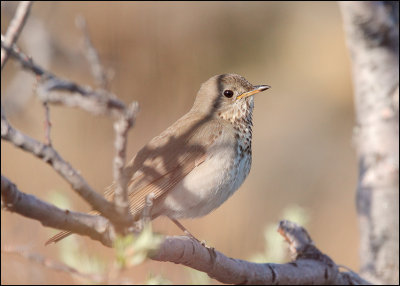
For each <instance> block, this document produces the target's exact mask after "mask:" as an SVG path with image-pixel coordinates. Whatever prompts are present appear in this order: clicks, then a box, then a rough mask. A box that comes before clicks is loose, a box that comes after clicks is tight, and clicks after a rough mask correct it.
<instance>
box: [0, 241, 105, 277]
mask: <svg viewBox="0 0 400 286" xmlns="http://www.w3.org/2000/svg"><path fill="white" fill-rule="evenodd" d="M1 252H2V253H5V254H15V255H19V256H22V257H24V258H26V259H28V260H30V261H33V262H35V263H38V264H40V265H43V266H44V267H46V268H49V269H52V270H56V271H61V272H65V273H67V274H69V275H72V276H77V277H79V278H84V279H86V280H88V281H90V282H96V283H104V281H105V280H106V279H105V277H103V276H102V275H99V274H88V273H82V272H80V271H79V270H77V269H76V268H73V267H70V266H68V265H66V264H64V263H61V262H59V261H55V260H52V259H50V258H47V257H44V256H42V255H40V254H38V253H32V252H29V251H27V250H26V249H24V248H22V247H16V246H11V245H6V246H4V247H3V248H2V249H1Z"/></svg>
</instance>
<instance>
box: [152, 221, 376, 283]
mask: <svg viewBox="0 0 400 286" xmlns="http://www.w3.org/2000/svg"><path fill="white" fill-rule="evenodd" d="M279 232H280V233H281V234H282V235H283V236H284V237H285V238H286V240H287V241H288V242H289V244H290V249H291V251H292V253H293V254H294V255H295V257H296V259H295V260H294V261H293V262H290V263H286V264H275V263H252V262H248V261H244V260H240V259H233V258H229V257H227V256H225V255H224V254H222V253H220V252H218V251H216V250H214V249H213V248H208V247H205V246H204V245H202V244H201V243H199V242H198V241H196V240H195V239H192V238H190V237H188V236H174V237H166V238H165V240H164V242H163V243H162V244H161V246H160V248H159V250H158V252H157V253H155V254H153V256H152V257H151V258H152V259H154V260H157V261H170V262H174V263H177V264H182V265H186V266H188V267H191V268H194V269H197V270H199V271H202V272H205V273H207V274H208V275H209V276H210V277H212V278H214V279H216V280H218V281H220V282H222V283H228V284H269V285H271V284H274V285H278V284H280V285H285V284H286V285H289V284H290V285H292V284H298V285H310V284H311V285H318V284H319V285H329V284H337V285H360V284H362V285H368V284H370V283H369V282H367V281H365V280H363V279H362V278H360V277H359V276H358V275H357V274H356V273H354V272H339V270H338V266H337V265H336V264H335V263H334V262H333V261H332V259H330V258H329V257H328V256H326V255H325V254H323V253H321V252H320V251H319V250H318V249H317V248H316V247H315V246H314V245H313V242H312V241H311V239H310V238H309V235H308V234H307V232H306V231H305V230H304V229H303V228H302V227H300V226H298V225H296V224H294V223H292V222H288V221H281V222H280V225H279ZM305 238H308V239H305Z"/></svg>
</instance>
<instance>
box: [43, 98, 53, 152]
mask: <svg viewBox="0 0 400 286" xmlns="http://www.w3.org/2000/svg"><path fill="white" fill-rule="evenodd" d="M43 107H44V113H45V114H44V116H45V118H44V140H45V141H44V142H45V144H46V145H49V146H52V144H51V137H50V131H51V121H50V108H49V105H48V104H47V102H46V101H45V102H43Z"/></svg>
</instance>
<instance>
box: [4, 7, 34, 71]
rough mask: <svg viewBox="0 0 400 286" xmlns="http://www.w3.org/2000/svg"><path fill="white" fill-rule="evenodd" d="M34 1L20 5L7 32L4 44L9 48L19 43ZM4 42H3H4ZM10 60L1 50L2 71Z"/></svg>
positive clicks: (6, 53)
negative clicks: (18, 40)
mask: <svg viewBox="0 0 400 286" xmlns="http://www.w3.org/2000/svg"><path fill="white" fill-rule="evenodd" d="M32 4H33V3H32V1H21V3H19V5H18V8H17V11H16V12H15V15H14V17H13V19H12V20H11V22H10V25H9V26H8V29H7V32H6V34H5V37H4V44H5V45H6V46H8V47H11V46H12V45H14V43H16V42H17V39H18V37H19V34H20V33H21V31H22V28H23V27H24V25H25V22H26V19H28V16H29V12H30V10H31V7H32ZM2 41H3V40H2ZM7 59H8V52H7V51H6V50H5V49H3V48H1V69H2V70H3V67H4V65H5V64H6V62H7Z"/></svg>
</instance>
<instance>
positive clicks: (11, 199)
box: [1, 176, 114, 246]
mask: <svg viewBox="0 0 400 286" xmlns="http://www.w3.org/2000/svg"><path fill="white" fill-rule="evenodd" d="M1 200H2V203H3V206H4V207H5V209H6V210H8V211H11V212H16V213H18V214H20V215H22V216H25V217H27V218H31V219H35V220H37V221H39V222H41V223H42V224H43V225H44V226H48V227H53V228H58V229H62V230H69V231H73V232H74V233H79V234H82V235H87V236H89V237H91V238H93V239H95V240H98V241H100V242H101V243H103V244H104V245H107V246H111V242H112V240H113V236H114V234H113V232H112V229H110V227H109V223H108V220H107V219H105V218H104V217H102V216H93V215H88V214H83V213H78V212H73V211H69V210H61V209H59V208H57V207H56V206H54V205H52V204H49V203H46V202H44V201H42V200H40V199H38V198H36V197H35V196H32V195H28V194H25V193H23V192H21V191H20V190H18V188H17V187H16V186H15V185H14V184H13V183H12V182H11V181H9V180H8V179H7V178H6V177H4V176H1Z"/></svg>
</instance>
